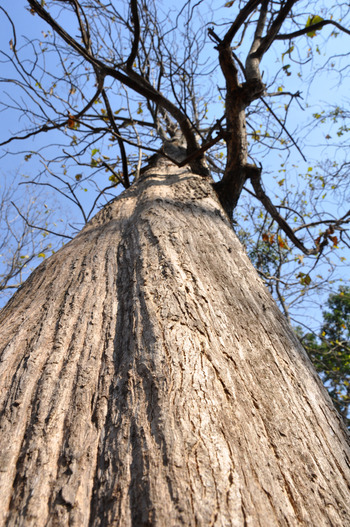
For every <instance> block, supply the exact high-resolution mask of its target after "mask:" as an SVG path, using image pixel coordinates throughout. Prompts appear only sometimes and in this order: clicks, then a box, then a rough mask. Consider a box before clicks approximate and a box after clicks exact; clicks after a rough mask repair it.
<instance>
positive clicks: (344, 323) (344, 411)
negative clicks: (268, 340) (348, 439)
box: [299, 287, 350, 425]
mask: <svg viewBox="0 0 350 527" xmlns="http://www.w3.org/2000/svg"><path fill="white" fill-rule="evenodd" d="M327 307H328V309H329V310H330V311H325V312H324V313H323V325H322V328H321V331H320V335H319V336H318V337H317V336H316V335H315V334H314V333H306V334H303V332H302V331H301V329H300V328H299V331H300V337H301V342H302V344H303V345H304V347H305V349H306V351H307V353H308V355H309V357H310V358H311V360H312V362H313V364H314V365H315V367H316V369H317V371H318V372H319V373H320V375H321V379H322V380H323V382H324V384H325V386H326V387H327V388H328V392H329V393H330V395H331V397H332V400H333V402H334V404H335V406H336V408H337V410H338V411H339V413H340V414H341V415H342V416H343V418H344V420H345V422H346V423H347V424H348V425H349V424H350V420H349V404H350V395H349V390H350V389H349V386H350V378H349V374H350V369H349V365H350V335H349V328H350V289H349V288H348V287H341V288H340V289H339V291H338V292H337V293H334V294H332V295H330V297H329V299H328V302H327Z"/></svg>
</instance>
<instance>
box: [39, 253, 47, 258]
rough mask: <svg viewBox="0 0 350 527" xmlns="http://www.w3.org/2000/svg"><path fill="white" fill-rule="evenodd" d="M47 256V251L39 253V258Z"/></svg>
mask: <svg viewBox="0 0 350 527" xmlns="http://www.w3.org/2000/svg"><path fill="white" fill-rule="evenodd" d="M45 256H46V255H45V253H39V254H38V258H45Z"/></svg>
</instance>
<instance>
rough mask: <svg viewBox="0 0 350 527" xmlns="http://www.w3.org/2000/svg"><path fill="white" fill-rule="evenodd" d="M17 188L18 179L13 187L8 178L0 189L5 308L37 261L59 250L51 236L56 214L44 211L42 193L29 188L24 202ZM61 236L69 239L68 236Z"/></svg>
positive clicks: (0, 287)
mask: <svg viewBox="0 0 350 527" xmlns="http://www.w3.org/2000/svg"><path fill="white" fill-rule="evenodd" d="M22 183H24V182H23V181H22ZM17 185H18V178H12V181H11V183H10V184H7V182H6V179H5V178H4V179H3V181H2V185H1V189H0V190H1V196H0V233H1V237H0V239H1V241H0V258H1V260H0V265H1V266H0V301H1V305H3V304H4V303H5V302H4V301H5V299H8V297H9V296H10V294H11V293H13V292H14V291H16V290H17V289H18V288H19V287H20V285H21V284H22V283H23V282H24V280H25V278H26V277H27V276H28V275H29V274H30V268H31V266H33V267H35V262H36V261H37V260H40V259H41V258H45V256H46V254H47V253H49V254H51V253H53V252H54V251H55V250H57V249H58V248H59V245H58V244H57V238H56V240H55V239H53V237H52V236H50V234H52V231H50V227H51V225H50V224H51V222H54V219H53V214H52V211H51V210H50V209H49V207H48V206H47V205H46V206H45V207H43V209H41V205H39V204H38V202H40V197H39V195H38V193H37V194H34V193H33V192H32V191H31V189H29V188H28V186H27V187H26V188H25V198H24V197H23V194H22V193H21V192H19V191H18V186H17ZM39 224H41V225H42V226H41V227H40V228H39V227H38V225H39ZM60 236H63V237H66V238H68V236H67V235H65V234H60ZM36 265H37V264H36Z"/></svg>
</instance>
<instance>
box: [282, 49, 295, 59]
mask: <svg viewBox="0 0 350 527" xmlns="http://www.w3.org/2000/svg"><path fill="white" fill-rule="evenodd" d="M293 49H294V46H290V47H289V48H288V49H287V51H285V52H284V53H282V62H283V60H284V57H285V56H286V55H289V56H290V54H291V53H292V51H293Z"/></svg>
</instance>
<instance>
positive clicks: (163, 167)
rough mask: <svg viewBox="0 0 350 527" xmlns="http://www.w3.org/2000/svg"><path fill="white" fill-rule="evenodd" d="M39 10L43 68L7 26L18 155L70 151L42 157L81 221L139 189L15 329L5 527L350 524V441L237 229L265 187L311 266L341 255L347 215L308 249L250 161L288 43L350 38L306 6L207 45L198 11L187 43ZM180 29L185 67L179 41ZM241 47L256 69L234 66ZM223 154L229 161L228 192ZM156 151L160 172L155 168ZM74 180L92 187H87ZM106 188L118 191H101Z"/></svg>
mask: <svg viewBox="0 0 350 527" xmlns="http://www.w3.org/2000/svg"><path fill="white" fill-rule="evenodd" d="M232 4H233V3H231V2H227V5H228V8H229V9H231V7H232ZM28 5H29V6H30V11H31V13H32V14H34V15H35V16H39V17H41V19H43V20H44V21H45V22H46V23H47V24H48V25H49V27H50V32H51V33H50V35H49V34H48V32H46V33H45V34H46V35H48V37H45V38H48V44H47V48H46V49H45V50H44V51H43V50H42V51H41V52H39V51H38V48H36V47H35V43H34V44H33V47H32V48H31V49H32V53H31V55H30V57H29V59H28V60H29V61H31V62H27V60H24V59H23V58H22V59H21V57H20V54H21V53H24V54H25V53H26V50H25V49H24V50H23V49H22V48H21V47H20V46H19V44H18V37H17V34H16V31H15V24H14V22H13V21H12V20H11V18H9V20H10V23H11V24H12V26H11V27H12V28H13V37H12V39H11V42H10V48H11V52H12V55H11V56H9V60H10V61H11V62H12V64H13V65H14V66H15V68H17V71H18V72H19V78H16V79H15V81H14V85H15V86H17V87H19V89H20V90H23V93H24V94H29V97H30V98H31V99H32V101H33V102H32V104H36V106H35V107H34V109H33V106H29V103H28V105H27V106H25V116H26V117H28V118H29V119H31V120H32V124H31V127H30V128H28V129H27V130H25V131H23V132H22V133H19V134H17V135H16V134H14V135H13V136H12V137H11V138H9V139H8V140H7V141H4V146H6V145H10V144H12V143H13V142H15V141H24V140H25V138H26V137H32V136H39V134H41V133H44V134H47V133H51V132H53V133H57V132H59V131H61V132H62V134H63V141H66V145H65V146H64V148H63V149H62V152H63V153H62V154H61V153H56V156H55V157H53V158H52V159H51V162H48V161H47V160H46V158H45V156H44V153H43V151H42V150H40V152H39V155H40V157H41V159H42V162H43V170H44V171H45V172H46V173H47V174H50V175H51V180H50V181H51V183H50V184H51V185H53V184H56V183H53V181H55V180H56V182H57V181H58V180H57V178H60V179H59V181H60V183H61V184H62V185H65V188H66V189H67V191H68V192H69V194H68V196H69V198H70V199H71V201H74V202H75V203H76V204H77V205H78V206H81V202H80V200H79V197H78V192H77V189H78V188H79V185H81V182H82V181H84V182H85V181H86V180H88V179H91V181H94V182H95V183H96V186H97V189H98V196H97V198H96V200H95V201H94V203H93V204H92V205H95V204H96V203H98V199H100V198H108V197H109V196H108V192H110V191H111V190H113V188H114V187H115V185H123V186H124V187H125V190H124V192H123V193H122V194H120V195H119V196H118V197H116V198H115V199H114V200H112V201H110V202H109V203H107V204H106V205H105V206H104V207H103V208H102V210H100V211H99V212H98V214H97V215H96V216H95V217H94V218H93V219H91V220H90V221H89V222H88V223H87V225H86V226H85V227H84V228H83V230H82V231H81V232H80V233H79V234H78V235H77V236H76V237H75V239H74V240H72V241H71V242H69V243H68V244H67V245H65V246H64V247H63V248H62V249H61V250H60V251H59V252H57V253H56V254H54V255H53V256H52V257H50V258H49V259H48V260H46V261H44V262H43V263H42V264H41V265H40V266H39V267H38V268H37V269H36V270H35V271H34V273H33V274H32V275H31V276H30V278H29V279H28V280H27V282H26V283H25V284H24V285H23V286H22V288H21V289H20V290H19V291H18V292H17V293H16V295H14V297H13V298H12V299H11V300H10V302H9V303H8V304H7V306H6V307H5V308H4V309H3V310H2V311H1V312H0V323H1V328H2V331H1V335H0V348H1V349H2V355H1V363H0V364H1V374H0V375H1V383H2V391H1V397H2V399H1V401H2V402H1V405H2V406H1V407H2V419H1V444H3V445H6V448H4V449H3V452H2V463H1V466H2V470H3V472H2V473H1V474H2V479H1V482H0V486H1V487H0V488H1V496H2V501H3V512H2V514H3V518H2V522H3V524H4V525H15V524H17V525H26V526H27V525H35V526H40V525H79V526H81V525H96V526H97V525H106V526H107V525H114V524H115V525H123V526H126V525H135V526H136V525H137V526H138V525H165V524H170V525H249V524H251V525H266V526H273V525H276V526H277V525H315V524H316V525H320V526H321V525H343V526H345V525H348V524H349V517H350V510H349V504H348V486H349V481H350V474H349V463H348V456H349V448H348V443H347V433H346V429H345V427H344V426H343V423H342V421H341V419H340V417H339V416H338V414H337V413H336V412H335V410H334V408H333V407H332V404H331V401H330V400H329V398H328V396H327V393H326V391H325V389H324V388H323V386H322V384H321V382H320V380H319V379H318V376H317V374H316V372H315V371H314V370H313V368H312V366H311V363H310V361H309V360H308V358H307V356H306V354H305V353H304V352H303V350H302V348H301V346H300V344H299V343H298V340H297V338H296V337H295V336H294V334H293V332H292V330H291V329H290V326H289V325H288V323H287V322H286V320H285V319H284V317H283V316H282V315H281V313H280V312H279V311H278V309H277V307H276V306H275V304H274V302H273V300H272V298H271V297H270V295H269V294H268V292H267V291H266V289H265V288H264V286H263V284H262V282H261V281H260V280H259V278H258V276H257V274H256V272H255V271H254V269H253V267H252V265H251V263H250V262H249V260H248V258H247V256H246V255H245V252H244V250H243V248H242V246H241V245H240V243H239V242H238V240H237V237H236V235H235V234H234V231H233V229H232V213H233V210H234V208H235V207H236V205H237V203H238V200H239V198H240V196H241V193H242V191H243V187H244V185H245V184H246V183H247V181H248V180H249V181H250V182H251V184H252V188H253V190H254V193H255V196H256V198H258V200H260V202H261V203H262V204H263V205H264V207H266V210H267V212H268V213H269V214H270V215H271V217H272V218H273V220H274V221H275V222H277V224H278V225H279V228H280V229H281V230H282V231H283V232H284V235H283V236H286V237H288V239H289V242H288V243H294V244H295V245H296V246H297V247H298V249H299V250H301V251H302V252H303V253H304V254H306V255H315V258H318V257H319V256H320V254H322V252H323V250H324V249H325V248H326V245H327V243H328V242H329V240H331V241H332V239H331V237H334V236H335V235H334V230H336V229H338V228H339V232H340V233H341V234H342V235H343V232H344V231H343V229H344V230H345V227H344V225H346V221H347V217H346V216H344V214H343V215H341V216H340V217H339V218H337V219H336V220H334V221H329V219H327V221H326V226H327V228H326V229H325V231H324V232H323V234H322V235H321V236H320V239H319V240H318V242H316V239H317V238H316V239H314V242H315V243H314V246H313V247H307V246H306V245H305V244H306V242H307V241H308V240H301V239H300V238H298V237H297V236H296V234H295V232H294V231H293V230H292V229H291V227H290V226H289V225H288V223H287V221H286V219H285V218H284V217H283V216H282V215H281V214H280V212H279V210H278V208H276V206H274V205H273V204H272V201H271V200H270V198H269V197H268V196H267V194H266V192H265V191H264V189H263V187H262V182H261V178H262V170H261V169H260V168H259V167H258V166H257V164H255V163H253V162H251V161H252V160H251V159H249V158H248V139H247V131H246V126H247V125H246V114H247V113H248V112H249V111H250V108H251V107H252V105H253V103H254V101H261V104H263V105H264V104H265V103H264V102H262V101H263V99H264V94H265V91H266V86H265V84H264V83H263V81H262V75H261V74H260V63H261V61H262V59H263V57H264V55H265V53H266V52H267V51H268V49H269V48H270V47H271V46H272V44H274V43H275V42H277V41H278V40H283V41H289V40H290V39H294V38H299V37H305V35H307V34H308V33H310V34H312V33H313V32H314V31H317V30H320V29H321V28H323V27H324V26H327V25H328V26H332V27H334V26H336V27H337V28H339V29H340V30H342V31H345V32H348V30H347V29H346V28H345V27H344V26H343V25H341V24H340V23H339V22H338V21H335V20H333V18H331V17H329V18H327V19H326V18H324V19H321V20H320V17H316V19H314V18H313V17H311V22H310V21H309V22H307V23H305V20H304V22H303V23H301V22H300V21H301V20H303V19H305V11H303V7H304V3H302V2H297V1H290V0H286V1H284V2H278V3H276V2H268V1H264V0H263V1H258V0H250V1H247V2H239V3H238V4H237V5H236V6H234V7H235V8H236V11H235V12H234V14H233V15H232V17H231V20H230V22H229V23H228V24H227V25H226V27H224V28H223V29H221V30H220V31H219V29H220V26H219V25H218V28H216V29H215V27H214V28H213V27H209V30H208V32H207V31H202V28H201V27H199V26H198V23H197V22H196V12H195V6H194V5H192V4H191V3H190V2H186V3H185V4H184V6H183V9H181V10H180V12H179V18H177V19H175V23H174V24H173V26H174V27H173V28H172V30H170V29H169V26H167V24H166V22H165V21H164V20H162V13H161V11H160V10H159V9H158V6H157V5H156V4H153V3H152V2H151V1H147V2H136V1H134V0H131V2H130V3H125V4H124V10H123V8H121V7H120V5H119V3H118V9H117V6H116V4H115V3H113V2H110V3H103V2H101V1H100V0H96V1H93V2H91V1H88V2H85V1H78V0H71V1H68V2H61V1H57V2H41V3H40V2H37V1H36V0H28ZM204 5H205V4H204V2H199V4H198V6H199V7H201V9H203V8H204ZM297 6H301V10H300V11H299V10H298V11H296V7H297ZM311 8H312V6H311V7H310V9H311ZM197 13H198V11H197ZM308 13H309V14H310V11H308ZM181 14H184V15H185V20H186V23H185V24H184V25H183V26H182V24H181V23H180V16H181ZM329 14H331V11H329ZM191 20H193V25H192V29H191V25H190V22H191ZM307 20H308V19H307ZM64 25H65V27H66V29H64V27H63V26H64ZM182 27H184V29H183V30H182V29H180V32H179V33H178V35H179V34H180V35H182V38H183V39H184V41H185V42H186V44H187V47H186V48H185V49H184V50H182V49H181V48H180V49H177V41H176V40H175V39H174V38H173V35H174V30H176V29H177V28H182ZM284 29H285V31H286V32H284ZM193 32H196V34H194V33H193ZM207 34H208V35H209V37H210V39H211V40H212V41H213V42H214V45H215V47H216V51H217V52H218V58H219V65H220V68H221V70H222V73H223V77H224V79H225V83H226V86H225V90H223V89H221V88H220V90H221V92H222V93H223V94H224V95H225V109H224V110H223V114H222V116H221V117H220V118H219V119H217V118H216V117H215V119H213V123H211V124H209V126H208V125H207V124H205V123H206V121H205V115H206V113H207V106H208V104H209V103H210V93H208V94H207V95H208V96H207V98H206V100H203V99H201V98H200V95H201V92H198V90H199V84H200V83H201V82H202V79H203V78H204V77H203V75H204V74H205V75H206V76H208V75H209V73H210V70H209V69H208V65H207V64H204V63H202V62H201V61H200V52H201V51H202V49H204V47H205V45H206V40H205V37H206V35H207ZM76 35H78V36H76ZM201 35H202V37H203V38H201ZM242 37H244V40H245V41H246V39H245V37H247V39H248V41H249V45H248V47H247V48H245V49H246V61H245V65H243V63H242V61H241V60H240V58H239V57H238V56H237V55H236V53H235V51H232V47H233V39H234V38H236V39H241V38H242ZM305 38H306V37H305ZM310 38H311V37H310ZM30 45H31V46H32V43H30ZM39 46H40V43H39ZM43 47H44V46H43V44H41V48H43ZM39 49H40V48H39ZM125 50H126V51H125ZM176 51H178V52H177V53H176ZM51 52H56V53H57V55H56V57H57V58H58V63H55V68H54V69H53V70H51V71H50V72H49V73H47V70H46V68H44V60H45V59H46V57H47V56H50V55H47V54H48V53H51ZM124 53H125V54H124ZM181 53H183V55H181ZM33 56H34V59H33ZM57 64H58V65H57ZM210 67H211V66H210ZM206 68H207V69H206ZM240 70H241V73H240ZM243 76H244V78H243ZM89 83H92V84H95V86H92V88H94V93H92V91H91V85H89ZM58 85H60V86H61V91H58V89H57V87H58ZM62 86H66V89H65V90H63V89H62ZM67 87H68V89H69V93H68V96H67V97H65V96H64V93H67V91H66V90H67ZM113 90H114V91H113ZM51 92H52V93H51ZM115 92H116V93H118V94H119V95H120V97H123V102H124V106H122V105H120V101H121V98H118V99H117V98H115V94H114V93H115ZM33 93H35V94H36V98H35V99H34V100H33V96H32V94H33ZM202 93H203V92H202ZM278 93H279V92H278ZM76 94H79V95H80V100H79V99H78V98H77V97H76ZM90 95H91V96H90ZM23 97H24V95H23ZM261 98H262V99H261ZM294 98H295V96H293V97H292V99H294ZM100 102H101V103H102V102H103V107H102V108H101V107H100V105H99V103H100ZM95 103H96V104H95ZM16 104H17V103H16V100H14V102H13V106H14V107H16ZM20 104H21V109H22V110H23V105H25V104H27V103H26V101H25V100H23V99H22V100H21V102H20ZM80 104H82V107H80ZM116 104H117V106H115V105H116ZM78 106H79V107H78ZM18 108H19V106H18ZM279 121H280V120H278V124H279V125H280V122H279ZM282 129H283V131H284V132H286V127H285V125H283V126H282ZM142 130H143V131H142ZM151 132H152V133H153V135H152V134H151ZM55 137H56V136H55ZM106 138H109V139H108V142H107V141H105V143H104V142H103V141H104V140H106ZM275 139H276V138H275ZM275 139H274V140H275ZM220 141H221V142H222V141H223V143H222V144H221V143H220ZM5 143H6V144H5ZM105 144H111V145H115V144H117V145H118V147H119V153H118V155H117V154H115V153H114V151H113V158H111V157H110V158H109V159H108V157H109V156H107V155H106V151H105V150H104V148H105ZM130 146H135V147H136V154H137V155H136V157H135V158H134V159H135V161H134V162H133V161H132V159H133V153H135V151H134V150H132V149H131V148H130ZM68 147H70V149H69V148H68ZM56 148H57V146H56ZM107 148H108V147H107ZM111 148H114V147H113V146H112V147H111ZM215 149H216V153H217V154H218V158H219V159H220V157H222V156H221V153H222V152H223V149H226V152H227V158H226V161H225V163H226V168H225V170H224V172H223V175H222V177H221V178H220V179H219V178H216V180H215V181H213V179H212V178H211V174H210V169H209V167H212V168H213V169H214V170H219V168H218V165H217V163H216V162H215V157H214V159H213V152H214V154H215ZM142 150H146V151H147V152H151V153H154V155H153V156H152V157H151V158H148V159H147V160H146V163H143V158H142ZM209 150H210V151H209ZM26 155H29V156H33V155H37V154H36V153H35V152H30V153H28V154H26ZM30 160H31V158H29V159H28V161H30ZM55 161H58V162H59V163H60V164H61V165H63V166H62V167H61V168H62V171H63V174H62V175H58V174H55V173H54V171H53V169H52V167H53V166H54V162H55ZM72 163H74V166H75V167H76V166H77V164H78V165H80V166H83V167H84V169H81V172H79V173H78V174H75V175H73V178H74V180H75V183H74V181H73V182H72V181H71V180H69V166H68V165H69V164H72ZM72 166H73V165H72ZM75 170H76V168H75ZM105 170H106V171H107V174H108V177H109V178H110V183H111V184H110V185H109V188H106V187H103V183H102V184H101V183H99V184H98V181H99V180H98V178H97V177H96V176H98V177H100V179H101V175H103V174H105V172H104V171H105ZM85 171H86V173H85ZM43 177H44V173H42V174H38V177H37V178H34V179H33V181H34V183H36V184H40V183H43V182H44V181H43ZM94 177H95V179H93V178H94ZM45 184H47V183H45ZM74 185H75V186H74ZM111 187H112V188H111ZM59 190H61V191H62V188H59ZM80 208H81V210H82V213H83V216H84V219H86V220H87V219H88V216H89V215H86V214H85V212H84V211H83V208H82V207H80ZM91 210H92V209H91ZM324 222H325V220H322V218H321V219H320V220H319V222H318V224H317V225H318V227H319V225H320V224H321V225H323V224H324ZM301 223H302V225H304V227H305V229H306V230H310V229H311V228H312V226H311V225H309V224H305V223H304V221H303V219H302V221H301ZM280 236H281V235H280ZM311 239H312V236H310V238H309V241H310V240H311ZM333 241H334V240H333ZM282 242H283V243H286V242H285V241H284V240H283V239H282V238H281V240H279V243H281V244H282ZM310 496H312V499H310Z"/></svg>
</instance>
